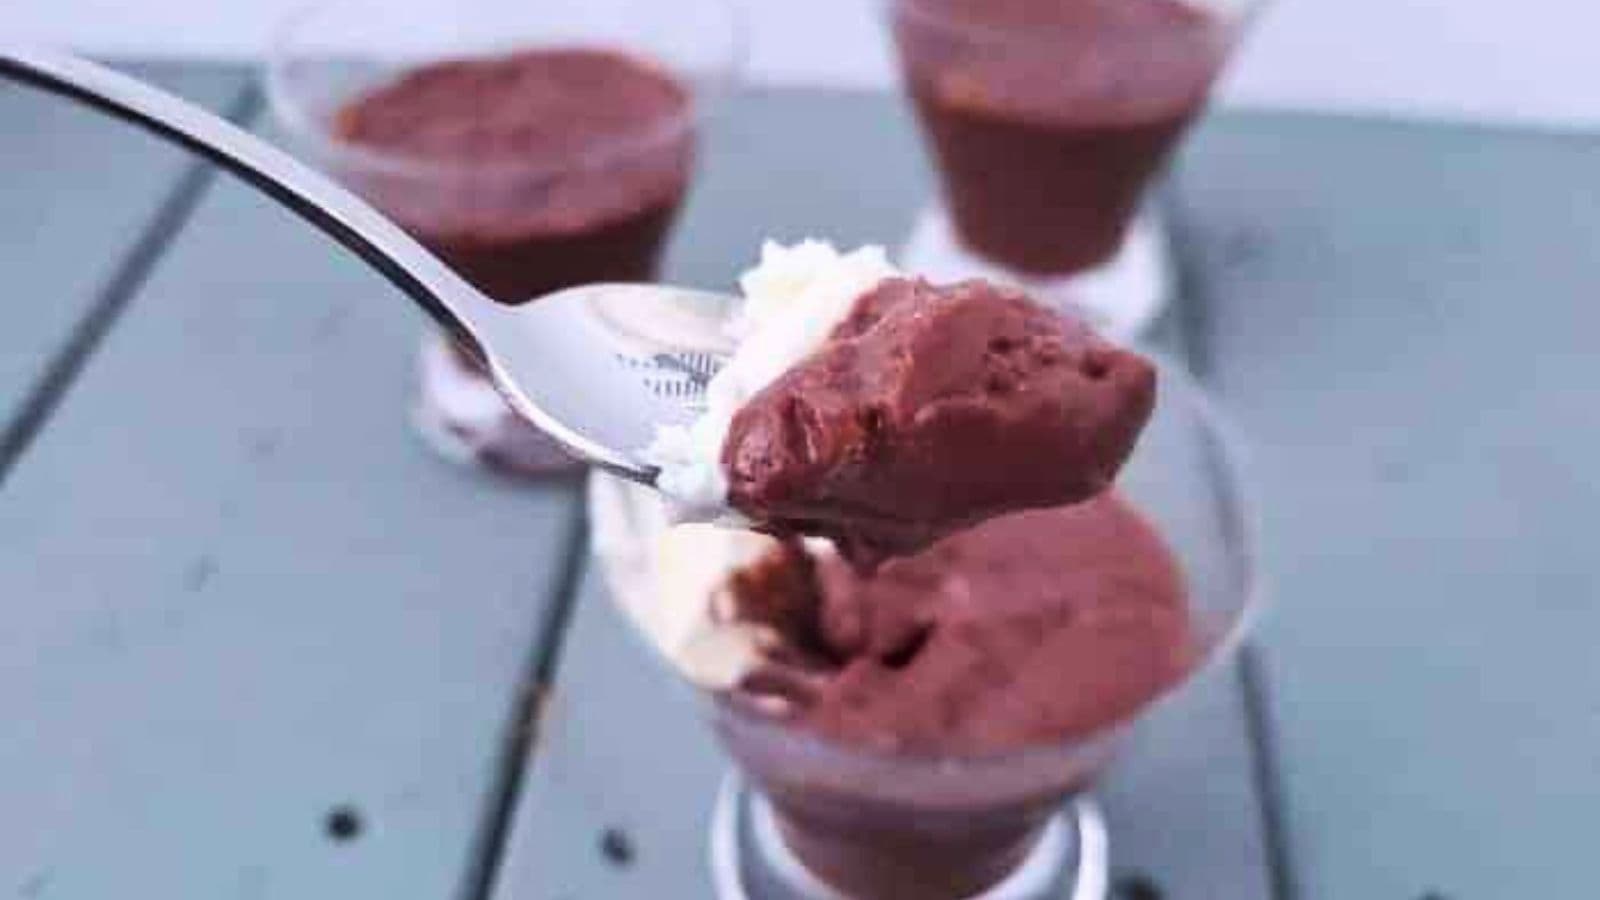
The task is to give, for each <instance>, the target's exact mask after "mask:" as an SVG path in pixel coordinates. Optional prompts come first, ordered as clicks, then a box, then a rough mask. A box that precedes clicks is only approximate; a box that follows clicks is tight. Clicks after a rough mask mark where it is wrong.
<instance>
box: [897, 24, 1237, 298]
mask: <svg viewBox="0 0 1600 900" xmlns="http://www.w3.org/2000/svg"><path fill="white" fill-rule="evenodd" d="M895 11H896V15H895V35H896V39H897V43H898V45H899V48H900V55H901V59H902V63H903V65H904V68H905V71H906V75H907V83H908V85H909V87H910V91H911V96H912V99H913V100H914V102H915V105H916V109H917V111H918V114H919V120H920V122H921V124H922V127H923V131H924V133H925V134H926V136H927V138H928V140H929V144H930V147H931V149H932V151H933V154H934V157H935V159H936V161H937V163H938V166H937V168H938V171H939V175H940V178H941V181H942V184H943V187H944V193H945V197H946V200H947V202H948V206H949V208H950V212H951V215H952V218H953V220H954V223H955V227H956V231H957V232H958V234H959V236H960V237H961V239H962V242H963V243H965V244H966V245H967V246H969V247H970V248H971V249H973V250H975V251H977V252H978V253H980V254H982V255H983V256H985V257H987V258H989V259H992V260H994V261H996V262H998V263H1000V264H1002V265H1005V266H1008V267H1011V268H1013V269H1015V270H1017V271H1021V272H1025V273H1028V274H1032V275H1041V276H1051V275H1062V274H1068V273H1071V272H1075V271H1078V270H1082V269H1085V268H1088V267H1091V266H1093V265H1095V264H1097V263H1100V262H1103V261H1104V260H1106V259H1108V258H1110V257H1111V256H1112V255H1113V254H1114V253H1115V252H1116V250H1117V248H1118V247H1119V246H1120V244H1121V241H1122V236H1123V234H1124V232H1125V230H1126V228H1127V224H1128V222H1129V220H1130V219H1131V218H1132V216H1133V214H1134V212H1135V211H1136V209H1137V207H1138V203H1139V199H1140V194H1141V192H1142V191H1143V189H1144V187H1145V184H1146V183H1147V182H1148V181H1149V179H1150V177H1151V176H1152V175H1153V174H1154V173H1155V172H1156V171H1157V170H1158V169H1159V168H1160V166H1161V164H1162V163H1163V162H1164V161H1165V159H1166V157H1167V155H1168V154H1169V152H1170V151H1171V149H1172V147H1173V145H1174V144H1175V143H1176V142H1177V139H1178V137H1179V136H1180V135H1181V134H1182V133H1183V132H1184V130H1185V128H1187V126H1188V124H1189V122H1190V121H1191V120H1192V119H1193V118H1194V116H1195V115H1196V113H1198V111H1199V110H1200V108H1201V106H1202V105H1203V103H1204V101H1205V96H1206V93H1207V91H1208V89H1209V88H1210V85H1211V83H1212V81H1213V80H1214V79H1215V77H1216V75H1217V73H1218V72H1219V71H1220V69H1221V67H1222V64H1223V62H1224V61H1225V59H1226V55H1227V50H1228V47H1229V44H1230V42H1231V36H1232V35H1231V28H1232V23H1231V22H1229V21H1227V20H1225V19H1224V18H1223V17H1222V15H1221V14H1220V13H1218V12H1215V11H1211V10H1207V9H1205V8H1204V7H1203V6H1201V5H1200V4H1196V3H1190V2H1185V0H896V2H895Z"/></svg>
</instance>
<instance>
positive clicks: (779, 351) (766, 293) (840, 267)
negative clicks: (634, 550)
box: [645, 240, 901, 519]
mask: <svg viewBox="0 0 1600 900" xmlns="http://www.w3.org/2000/svg"><path fill="white" fill-rule="evenodd" d="M900 274H901V273H900V270H899V269H897V268H895V267H894V265H892V264H891V263H890V262H889V257H888V254H886V253H885V252H884V249H883V248H882V247H875V246H869V247H862V248H860V249H857V250H854V251H851V252H849V253H841V252H840V251H839V250H837V249H836V248H835V247H834V246H833V245H832V244H829V243H826V242H824V241H815V240H807V241H802V242H801V243H798V244H794V245H792V246H784V245H782V244H779V243H776V242H773V241H768V242H767V243H766V244H765V245H763V246H762V248H761V262H760V264H758V265H757V266H756V267H755V268H753V269H751V270H750V271H748V272H746V273H745V274H744V276H743V277H741V278H740V279H739V287H740V290H741V291H742V292H743V294H744V301H743V303H742V304H741V306H740V308H739V310H738V311H737V312H736V313H735V314H734V316H733V318H732V319H731V320H730V321H729V322H728V323H727V324H726V325H725V327H724V331H725V332H726V333H727V336H728V337H730V338H732V339H733V340H734V341H736V342H737V349H736V350H735V351H734V354H733V356H732V357H731V358H730V359H729V360H728V363H727V365H725V366H723V368H722V370H721V371H719V372H718V373H717V374H716V375H715V376H714V377H712V379H711V380H710V382H709V383H708V384H707V386H706V410H705V412H704V413H703V414H701V415H700V417H699V418H697V419H695V420H694V421H693V422H691V423H690V424H689V425H687V426H681V425H680V426H669V427H663V428H661V429H659V430H658V432H657V434H656V439H655V440H654V441H653V442H652V443H651V445H650V446H649V447H648V448H647V449H646V450H645V458H646V459H647V460H648V461H649V462H650V463H651V464H652V465H655V466H659V467H660V469H661V475H660V478H659V480H658V481H657V484H656V486H657V488H659V489H660V490H661V492H662V493H664V494H666V495H667V497H668V498H670V499H671V500H672V501H673V502H674V505H675V507H676V513H677V515H678V516H679V517H681V518H685V519H705V518H716V517H718V516H721V515H722V514H724V513H725V512H726V510H727V505H728V482H727V478H726V477H725V476H724V474H723V471H722V460H721V457H722V445H723V444H724V443H725V442H726V441H727V438H728V428H729V426H730V425H731V424H732V423H733V417H734V415H735V414H736V413H738V411H739V410H740V409H741V408H742V407H743V406H744V405H745V403H747V402H749V400H750V398H752V397H754V396H755V395H756V394H757V393H758V392H760V391H761V389H763V388H765V387H766V386H767V385H769V384H771V383H772V382H773V381H775V380H777V378H778V376H780V375H782V374H783V373H784V372H786V371H788V370H789V369H790V368H791V367H793V366H794V365H795V364H797V363H799V362H800V361H801V360H803V359H805V358H806V357H807V356H809V355H811V353H813V352H814V351H816V350H817V349H818V348H819V347H821V346H822V344H823V342H824V341H826V340H827V337H828V334H829V333H830V332H831V331H833V329H834V327H835V326H836V325H838V324H839V323H840V322H842V321H843V320H844V319H845V318H846V317H847V316H848V315H849V314H850V310H851V308H852V307H853V306H854V305H855V302H856V300H857V299H859V298H860V297H861V296H862V295H864V294H866V293H867V292H869V291H871V290H872V289H873V288H874V287H877V285H878V284H879V283H881V282H882V281H883V280H884V279H887V278H894V277H896V276H898V275H900Z"/></svg>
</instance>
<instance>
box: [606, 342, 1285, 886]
mask: <svg viewBox="0 0 1600 900" xmlns="http://www.w3.org/2000/svg"><path fill="white" fill-rule="evenodd" d="M1158 363H1159V365H1160V379H1161V380H1160V385H1161V387H1160V391H1159V400H1158V403H1157V408H1156V411H1155V414H1154V416H1153V418H1152V419H1151V421H1150V424H1149V426H1148V427H1147V429H1146V431H1145V433H1144V436H1143V438H1142V439H1141V441H1140V444H1139V447H1138V449H1137V450H1136V451H1135V453H1134V455H1133V458H1132V459H1131V460H1130V462H1129V464H1128V466H1127V467H1126V469H1125V470H1124V471H1123V474H1122V476H1121V478H1120V480H1119V485H1120V487H1119V491H1120V493H1121V495H1122V497H1123V498H1124V499H1125V500H1126V501H1127V502H1128V503H1129V504H1130V505H1131V506H1132V507H1133V508H1134V509H1136V510H1137V511H1138V513H1140V514H1141V515H1142V516H1143V517H1144V518H1145V519H1146V520H1147V521H1148V522H1149V523H1150V524H1151V525H1153V526H1154V527H1155V528H1156V530H1157V531H1159V533H1160V534H1161V535H1162V537H1163V538H1164V540H1165V543H1166V545H1167V548H1168V550H1170V552H1171V553H1172V555H1173V556H1174V557H1175V559H1176V561H1177V562H1178V564H1179V566H1180V567H1181V569H1182V572H1183V576H1184V579H1185V582H1186V586H1187V589H1188V594H1187V599H1188V605H1189V616H1190V633H1191V635H1192V640H1193V643H1194V651H1195V653H1194V656H1193V658H1192V661H1191V663H1190V665H1189V666H1187V667H1186V669H1185V673H1186V674H1184V676H1183V677H1182V679H1181V681H1180V683H1178V684H1174V685H1173V686H1171V687H1169V688H1167V689H1166V690H1165V691H1163V692H1159V693H1155V694H1154V695H1152V696H1150V697H1149V698H1148V699H1147V700H1146V701H1145V702H1144V703H1142V704H1140V705H1139V707H1138V711H1137V712H1136V713H1134V714H1133V715H1131V716H1124V717H1122V718H1119V719H1118V720H1116V721H1115V722H1113V723H1111V724H1108V725H1105V726H1103V727H1100V728H1097V729H1094V730H1092V731H1090V732H1088V733H1080V734H1076V735H1074V736H1072V737H1070V738H1066V739H1060V740H1055V741H1051V742H1047V743H1043V744H1030V745H1028V746H1026V747H1024V748H1022V749H1019V750H1015V751H1003V752H998V753H992V754H988V755H968V756H955V755H944V756H918V755H914V754H910V753H906V754H896V753H891V752H886V751H883V750H873V749H868V748H866V747H863V746H857V745H850V744H845V743H842V742H840V741H838V740H835V739H832V738H828V737H825V736H823V735H822V734H820V733H818V732H817V731H815V730H813V729H811V728H807V727H804V726H799V725H796V724H793V723H791V722H789V721H787V720H784V719H781V718H776V717H773V716H771V715H769V714H768V713H767V712H765V711H763V710H762V708H761V705H760V704H759V703H754V704H752V703H750V702H747V701H748V700H749V699H751V698H749V697H746V696H744V695H743V694H742V693H741V692H740V691H739V690H735V691H733V692H720V691H713V690H704V694H705V698H706V703H705V707H706V709H707V710H708V711H709V717H710V720H711V723H712V726H713V728H714V730H715V732H716V734H717V735H718V737H719V739H720V740H721V742H722V744H723V746H724V748H725V749H726V750H727V752H728V753H729V755H730V756H731V757H732V759H733V761H734V763H735V768H736V772H735V773H732V774H730V775H729V776H728V780H727V782H726V783H725V785H724V787H723V790H722V791H721V794H720V796H719V799H718V803H717V810H716V813H715V815H714V818H713V822H712V827H711V861H712V874H713V878H714V880H715V882H716V884H717V890H718V896H720V897H722V898H726V900H734V898H739V900H743V898H751V900H774V898H805V900H820V898H829V900H838V898H852V900H879V898H887V897H917V898H919V900H957V898H985V900H1034V898H1039V900H1043V898H1046V897H1048V898H1066V897H1070V898H1095V900H1100V898H1103V897H1104V896H1105V884H1106V878H1107V872H1108V866H1109V863H1108V849H1107V847H1108V845H1107V841H1106V835H1105V833H1104V830H1103V824H1102V823H1101V820H1100V818H1099V815H1098V812H1097V810H1096V808H1095V806H1094V804H1093V801H1092V799H1091V798H1090V796H1089V793H1088V792H1089V791H1090V790H1091V789H1092V787H1093V785H1094V782H1095V780H1096V779H1097V778H1098V777H1099V775H1100V774H1101V773H1102V772H1103V770H1104V769H1105V768H1106V766H1107V765H1108V764H1110V763H1111V761H1112V760H1113V759H1114V757H1115V755H1116V753H1117V751H1118V750H1119V749H1120V748H1121V746H1122V745H1123V743H1124V741H1125V739H1126V738H1127V737H1128V735H1129V733H1130V731H1132V730H1134V726H1135V725H1136V724H1137V720H1138V719H1139V718H1142V717H1143V716H1144V715H1146V714H1148V712H1149V711H1150V710H1151V709H1153V708H1155V707H1157V706H1159V705H1160V704H1162V703H1165V702H1168V700H1169V699H1170V697H1171V696H1172V695H1173V694H1175V693H1177V692H1179V691H1180V690H1181V688H1182V686H1183V685H1185V684H1188V683H1189V682H1191V681H1193V680H1194V678H1195V677H1196V676H1197V675H1198V674H1199V673H1200V672H1201V671H1203V670H1205V669H1207V668H1209V667H1210V666H1212V665H1215V664H1216V663H1217V661H1218V660H1220V659H1223V658H1224V657H1226V655H1227V654H1228V652H1229V651H1230V650H1231V649H1232V648H1233V647H1234V646H1236V644H1237V642H1238V641H1239V639H1240V638H1241V636H1242V634H1243V632H1244V630H1245V626H1246V624H1247V621H1248V620H1249V619H1250V618H1251V616H1252V613H1253V612H1254V611H1255V609H1256V607H1257V604H1258V597H1257V581H1256V579H1257V571H1256V565H1257V561H1256V554H1257V546H1256V533H1255V509H1254V505H1253V502H1252V500H1251V498H1250V496H1249V494H1248V490H1247V485H1246V482H1245V473H1244V471H1243V465H1244V464H1243V460H1242V459H1241V457H1240V454H1239V450H1238V446H1237V443H1236V441H1235V440H1234V439H1233V438H1232V436H1231V432H1230V431H1229V429H1228V428H1227V427H1226V426H1225V425H1224V424H1223V423H1222V422H1221V421H1220V419H1219V417H1218V416H1217V414H1216V413H1215V411H1214V410H1213V408H1212V406H1211V404H1210V402H1209V401H1208V400H1207V398H1206V397H1205V395H1204V394H1203V392H1202V390H1201V389H1200V388H1199V387H1198V386H1197V385H1196V384H1195V383H1194V382H1193V381H1192V380H1190V379H1189V377H1188V376H1187V375H1185V374H1184V373H1183V371H1182V370H1181V368H1180V367H1179V366H1176V365H1174V364H1170V363H1165V362H1161V361H1159V360H1158ZM591 497H592V519H593V521H594V524H595V529H596V547H597V549H598V551H599V554H600V557H601V560H602V563H603V565H604V568H605V571H606V573H607V576H608V581H609V583H610V584H611V585H612V588H613V592H614V594H615V596H616V597H617V599H618V601H619V602H621V603H622V604H623V606H624V607H625V608H627V609H628V610H629V614H630V616H635V617H638V616H641V615H643V616H649V615H655V614H659V613H660V609H659V607H660V602H659V601H660V591H659V589H658V585H657V583H656V582H655V581H654V575H653V574H652V572H653V569H652V563H650V562H649V558H650V554H651V552H652V551H651V549H650V548H652V547H654V546H657V541H658V539H659V534H660V530H661V528H662V527H664V522H665V519H664V517H663V514H662V512H661V509H660V504H659V502H658V501H657V500H656V498H655V497H654V496H653V495H651V494H650V493H649V492H646V491H643V490H641V489H637V488H633V487H631V486H628V485H625V484H622V483H620V482H616V481H614V480H611V479H606V478H603V477H600V478H596V479H595V480H594V482H592V484H591ZM653 601H654V602H655V606H654V607H652V606H651V603H652V602H653ZM641 608H643V609H644V610H645V612H644V613H642V614H641V613H640V612H639V610H640V609H641ZM635 621H636V622H641V621H643V620H642V619H640V618H635ZM644 627H646V628H653V627H656V626H654V625H651V624H646V625H644ZM670 630H671V629H670V628H669V629H663V631H670ZM691 640H700V639H697V638H691V637H688V636H686V632H684V631H683V630H682V629H679V630H678V638H677V639H676V642H677V643H678V644H679V645H680V646H687V642H689V641H691ZM658 646H659V644H658ZM705 646H710V645H705ZM706 658H707V659H710V658H712V657H706ZM1072 687H1073V686H1072V685H1067V684H1064V685H1062V690H1064V691H1065V690H1072ZM1154 814H1159V811H1156V812H1155V813H1154ZM1114 846H1115V835H1111V836H1110V847H1111V848H1113V849H1114Z"/></svg>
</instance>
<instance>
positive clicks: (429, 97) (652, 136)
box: [334, 48, 694, 303]
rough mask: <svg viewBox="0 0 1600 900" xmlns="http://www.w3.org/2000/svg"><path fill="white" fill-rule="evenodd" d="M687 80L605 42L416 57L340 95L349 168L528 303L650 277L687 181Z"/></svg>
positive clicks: (385, 205)
mask: <svg viewBox="0 0 1600 900" xmlns="http://www.w3.org/2000/svg"><path fill="white" fill-rule="evenodd" d="M692 125H693V122H692V116H691V115H690V97H689V93H688V90H687V89H686V88H685V87H684V86H683V85H682V84H681V83H679V82H678V81H677V79H675V78H674V77H673V76H671V75H670V74H668V73H667V72H666V71H665V70H664V69H662V68H661V67H659V66H657V65H655V64H653V63H651V62H648V61H646V60H643V59H639V58H635V57H633V56H630V55H627V54H625V53H620V52H616V51H612V50H605V49H590V48H558V49H538V50H526V51H522V52H517V53H512V54H509V55H505V56H499V57H487V58H482V59H470V60H451V61H445V62H439V63H434V64H431V65H425V66H421V67H418V68H416V69H413V70H411V71H409V72H406V73H404V74H402V75H401V76H399V77H398V78H396V79H395V80H393V81H391V82H389V83H387V84H384V85H381V86H379V87H377V88H375V89H373V90H371V91H369V92H367V93H366V94H364V95H361V96H359V97H357V98H356V99H355V100H354V101H353V102H351V103H349V104H348V105H346V106H345V107H344V108H343V109H342V110H341V111H340V112H339V114H338V116H337V120H336V121H335V123H334V133H335V135H336V137H337V138H338V139H339V140H340V141H342V142H344V143H345V144H348V145H351V146H353V147H355V148H357V149H359V150H364V151H368V152H371V153H376V154H378V156H379V158H378V159H377V160H376V161H375V162H371V161H363V160H362V159H360V158H357V159H355V160H353V161H347V162H342V163H340V165H341V166H342V167H343V170H342V171H341V174H342V175H343V176H344V177H345V178H346V179H347V180H349V181H350V182H351V183H352V184H353V185H354V186H355V187H356V189H357V190H359V191H361V192H362V193H363V194H365V195H366V196H367V197H368V199H370V200H371V201H372V202H373V203H374V204H375V205H377V206H378V207H380V208H381V209H383V210H384V211H385V212H386V213H388V214H389V215H390V216H392V217H393V218H395V219H396V221H398V222H400V224H402V225H404V226H405V227H406V228H407V229H408V230H409V231H411V232H412V233H413V234H415V235H416V237H417V238H418V239H419V240H421V241H422V242H423V243H425V244H427V245H428V246H429V248H430V249H432V250H433V251H434V252H435V253H437V254H438V255H439V256H440V257H441V258H443V259H444V260H445V261H446V262H448V263H450V264H451V265H452V266H453V267H455V268H456V269H457V270H458V271H459V272H460V273H461V274H462V275H463V276H464V277H466V278H467V279H468V280H469V281H472V282H473V283H474V284H475V285H476V286H477V287H478V288H479V289H480V290H482V291H484V292H485V293H487V294H489V295H490V296H492V297H494V298H495V299H497V300H500V301H501V302H505V303H518V302H522V301H526V300H529V299H531V298H533V297H537V296H540V295H542V294H545V293H549V292H551V291H555V290H559V289H561V288H565V287H570V286H573V285H577V284H583V283H588V282H595V281H647V280H650V279H651V278H652V277H653V276H654V274H655V269H656V264H657V259H658V257H659V254H660V250H661V245H662V240H663V238H664V236H665V234H666V231H667V229H668V227H669V226H670V225H671V223H672V221H673V219H674V218H675V216H676V214H677V210H678V208H679V206H680V204H681V201H682V199H683V196H684V193H685V190H686V188H687V185H688V180H689V172H690V165H691V161H692V158H693V155H694V147H693V133H692Z"/></svg>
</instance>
